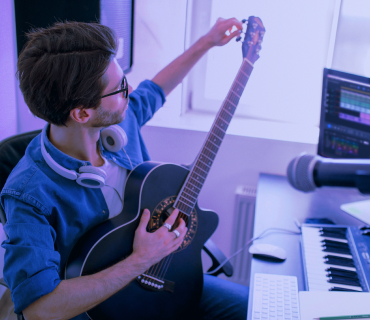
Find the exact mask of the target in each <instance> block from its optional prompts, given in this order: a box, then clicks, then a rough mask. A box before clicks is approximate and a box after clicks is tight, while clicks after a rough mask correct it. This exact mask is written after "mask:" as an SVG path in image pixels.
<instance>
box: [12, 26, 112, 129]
mask: <svg viewBox="0 0 370 320" xmlns="http://www.w3.org/2000/svg"><path fill="white" fill-rule="evenodd" d="M27 38H28V42H27V43H26V45H25V47H24V48H23V50H22V52H21V54H20V55H19V59H18V64H17V69H18V70H17V77H18V79H19V83H20V85H19V87H20V89H21V91H22V93H23V96H24V100H25V102H26V103H27V105H28V107H29V109H30V110H31V112H32V113H33V114H34V115H35V116H37V117H39V118H41V119H44V120H46V121H47V122H49V123H53V124H55V125H65V123H66V121H67V119H68V116H69V113H70V111H71V110H72V109H74V108H76V107H78V106H82V108H85V109H88V108H97V107H98V106H99V105H100V102H101V96H102V94H103V91H104V89H105V88H106V86H107V84H108V83H107V79H105V77H103V75H104V73H105V71H106V70H107V68H108V66H109V63H110V62H111V61H112V59H113V57H114V56H115V54H116V50H117V43H116V37H115V34H114V31H113V30H112V29H110V28H109V27H107V26H104V25H101V24H98V23H83V22H58V23H55V24H54V25H53V26H52V27H49V28H46V29H44V28H41V29H36V30H32V31H31V32H30V33H28V34H27Z"/></svg>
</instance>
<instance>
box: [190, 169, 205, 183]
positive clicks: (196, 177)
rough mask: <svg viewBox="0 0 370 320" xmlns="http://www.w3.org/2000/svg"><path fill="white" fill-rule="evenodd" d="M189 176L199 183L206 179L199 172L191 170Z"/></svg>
mask: <svg viewBox="0 0 370 320" xmlns="http://www.w3.org/2000/svg"><path fill="white" fill-rule="evenodd" d="M191 178H192V179H193V180H194V181H198V182H200V183H201V184H203V183H204V181H206V179H204V177H202V176H201V175H200V174H199V173H197V172H195V171H193V173H192V174H191Z"/></svg>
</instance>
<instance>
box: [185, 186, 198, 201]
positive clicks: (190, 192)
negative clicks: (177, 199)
mask: <svg viewBox="0 0 370 320" xmlns="http://www.w3.org/2000/svg"><path fill="white" fill-rule="evenodd" d="M184 192H186V193H187V194H190V195H191V196H192V197H193V198H194V199H195V200H196V199H197V197H198V194H199V193H197V192H194V191H191V190H190V189H189V188H188V187H186V186H185V188H184Z"/></svg>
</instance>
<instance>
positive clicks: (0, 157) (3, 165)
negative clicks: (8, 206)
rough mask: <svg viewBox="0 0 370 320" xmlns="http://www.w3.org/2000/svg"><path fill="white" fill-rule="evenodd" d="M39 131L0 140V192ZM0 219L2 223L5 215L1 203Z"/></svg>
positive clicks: (4, 220)
mask: <svg viewBox="0 0 370 320" xmlns="http://www.w3.org/2000/svg"><path fill="white" fill-rule="evenodd" d="M40 132H41V130H35V131H30V132H25V133H21V134H17V135H14V136H11V137H9V138H6V139H4V140H2V141H0V192H1V190H3V188H4V185H5V182H6V180H7V179H8V177H9V174H10V172H11V171H12V170H13V169H14V167H15V166H16V165H17V163H18V162H19V160H21V158H22V157H23V156H24V154H25V153H26V149H27V146H28V144H29V143H30V142H31V140H32V139H33V138H34V137H36V136H37V135H38V134H39V133H40ZM0 221H1V223H2V224H3V225H4V224H5V223H6V216H5V213H4V210H3V208H2V206H1V205H0Z"/></svg>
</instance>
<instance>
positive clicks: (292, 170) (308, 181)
mask: <svg viewBox="0 0 370 320" xmlns="http://www.w3.org/2000/svg"><path fill="white" fill-rule="evenodd" d="M316 158H317V157H316V156H313V155H310V154H301V155H299V156H298V157H295V158H294V159H293V160H292V161H290V163H289V165H288V169H287V176H288V180H289V182H290V184H291V185H292V186H293V187H294V188H295V189H297V190H300V191H303V192H310V191H313V190H315V189H316V185H315V183H314V181H313V167H314V164H315V163H316Z"/></svg>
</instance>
